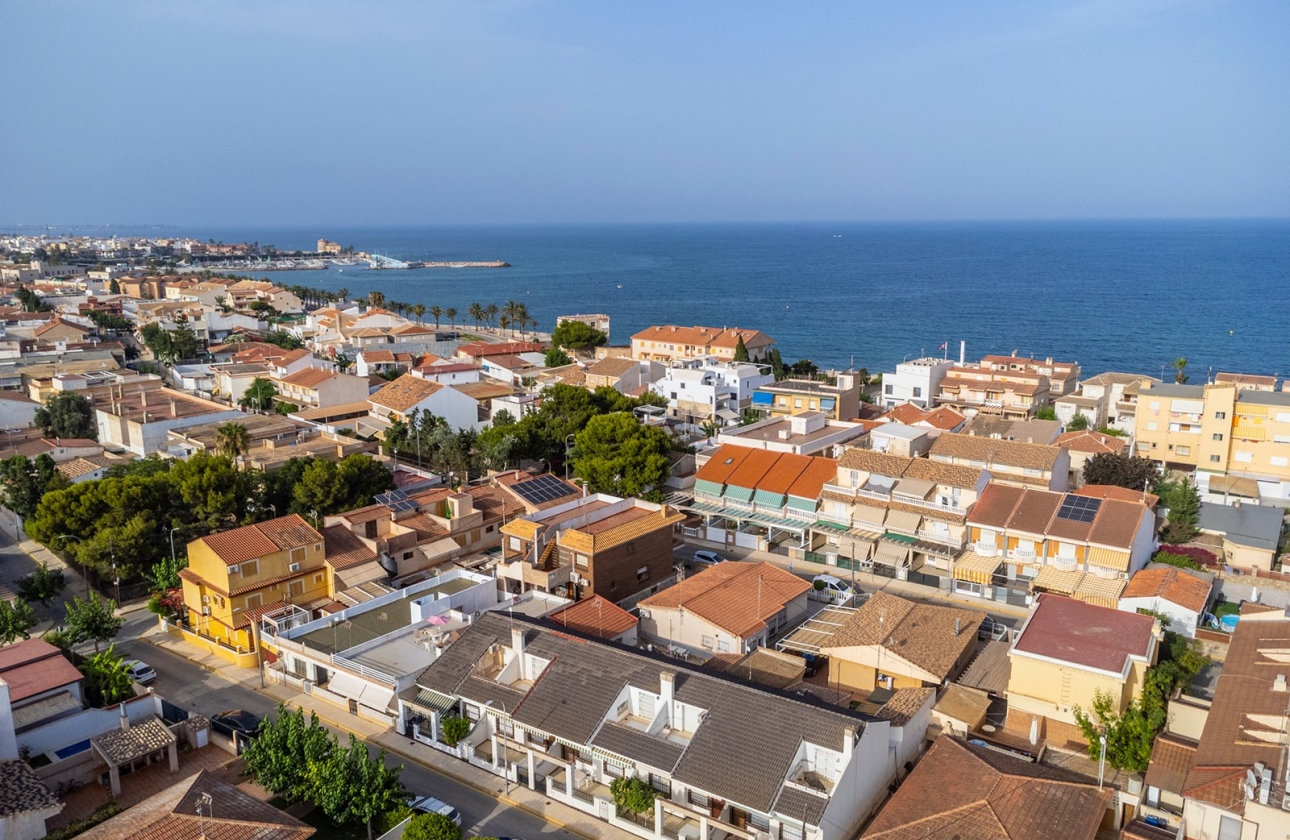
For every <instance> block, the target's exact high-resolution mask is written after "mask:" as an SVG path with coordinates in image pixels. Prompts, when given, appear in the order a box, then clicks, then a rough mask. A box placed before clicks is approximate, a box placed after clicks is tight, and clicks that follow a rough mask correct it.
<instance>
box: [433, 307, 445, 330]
mask: <svg viewBox="0 0 1290 840" xmlns="http://www.w3.org/2000/svg"><path fill="white" fill-rule="evenodd" d="M430 317H431V318H434V328H435V329H436V330H437V329H439V319H440V318H442V317H443V307H441V306H432V307H430Z"/></svg>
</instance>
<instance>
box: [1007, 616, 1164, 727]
mask: <svg viewBox="0 0 1290 840" xmlns="http://www.w3.org/2000/svg"><path fill="white" fill-rule="evenodd" d="M1162 632H1163V631H1162V630H1161V628H1160V623H1159V622H1158V621H1156V619H1155V618H1153V617H1152V616H1149V615H1139V614H1137V613H1128V612H1120V611H1119V610H1116V609H1110V608H1107V607H1099V606H1094V605H1092V604H1086V603H1084V602H1083V601H1078V600H1075V599H1074V598H1065V597H1062V596H1060V595H1052V594H1042V595H1040V596H1039V597H1038V599H1037V602H1036V605H1035V609H1034V611H1033V612H1031V614H1030V616H1029V618H1027V619H1026V622H1025V624H1024V626H1023V627H1022V628H1021V633H1020V634H1019V635H1018V636H1017V639H1016V641H1015V642H1013V645H1012V649H1011V650H1010V651H1009V652H1008V658H1009V660H1010V661H1011V666H1012V671H1011V673H1010V675H1009V677H1008V719H1007V724H1006V727H1007V729H1008V730H1010V731H1012V732H1015V733H1017V734H1019V735H1021V736H1023V737H1024V736H1028V735H1029V734H1030V732H1031V731H1032V726H1037V728H1038V730H1039V736H1040V737H1041V738H1044V739H1046V740H1047V741H1050V742H1052V743H1053V744H1056V745H1059V746H1060V745H1063V744H1075V745H1084V744H1085V741H1084V736H1083V734H1082V733H1081V731H1080V729H1079V727H1078V726H1077V725H1076V723H1075V712H1074V710H1075V707H1077V706H1078V707H1080V708H1082V709H1092V708H1093V701H1094V695H1096V694H1098V693H1099V692H1101V693H1103V694H1106V695H1109V696H1110V697H1111V711H1112V713H1114V714H1121V713H1123V712H1124V710H1125V709H1126V708H1127V707H1128V705H1129V704H1130V703H1131V702H1133V701H1134V700H1136V699H1137V698H1138V697H1139V696H1140V695H1141V694H1142V687H1143V685H1144V684H1145V682H1146V676H1147V669H1148V668H1150V667H1151V666H1153V665H1155V664H1156V657H1157V655H1158V653H1159V648H1158V646H1159V641H1160V636H1161V634H1162Z"/></svg>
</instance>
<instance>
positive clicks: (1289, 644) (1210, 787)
mask: <svg viewBox="0 0 1290 840" xmlns="http://www.w3.org/2000/svg"><path fill="white" fill-rule="evenodd" d="M1287 654H1290V621H1241V622H1238V623H1237V625H1236V630H1235V631H1233V633H1232V639H1231V642H1230V643H1229V644H1228V648H1227V657H1226V659H1224V660H1223V669H1222V671H1220V672H1219V675H1218V685H1217V686H1216V687H1215V689H1214V701H1213V703H1211V704H1210V708H1209V715H1208V716H1207V717H1206V718H1205V728H1204V729H1203V730H1202V731H1201V736H1200V743H1199V744H1198V745H1197V747H1196V754H1195V757H1194V759H1193V761H1192V767H1191V770H1190V771H1189V772H1188V773H1187V779H1186V782H1185V783H1184V785H1183V791H1182V792H1183V795H1184V796H1186V797H1188V798H1192V799H1200V800H1203V801H1205V802H1211V803H1214V804H1217V805H1219V806H1220V807H1222V808H1224V809H1225V810H1230V811H1233V812H1235V813H1241V812H1242V811H1243V810H1244V807H1245V797H1244V796H1242V794H1241V783H1242V782H1243V781H1245V772H1246V770H1248V769H1250V768H1251V767H1253V765H1254V764H1255V763H1256V762H1263V763H1264V764H1265V765H1267V766H1269V767H1273V768H1276V767H1278V766H1280V764H1279V761H1280V758H1281V751H1282V747H1281V746H1280V742H1281V733H1282V729H1283V726H1284V725H1283V723H1282V721H1284V719H1285V716H1286V693H1285V692H1284V691H1277V690H1275V688H1276V682H1275V681H1276V675H1277V674H1280V673H1283V672H1284V671H1285V670H1286V666H1285V657H1286V655H1287ZM1273 785H1274V786H1276V787H1279V786H1280V779H1279V778H1277V776H1276V771H1275V770H1274V771H1273Z"/></svg>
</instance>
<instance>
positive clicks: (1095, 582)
mask: <svg viewBox="0 0 1290 840" xmlns="http://www.w3.org/2000/svg"><path fill="white" fill-rule="evenodd" d="M1128 585H1129V582H1128V581H1127V580H1121V579H1120V578H1104V577H1100V576H1098V575H1090V574H1086V575H1084V577H1083V578H1081V579H1080V582H1079V585H1078V586H1076V587H1075V592H1074V593H1073V594H1074V597H1076V598H1078V599H1079V600H1081V601H1083V602H1084V603H1086V604H1092V605H1093V606H1095V607H1109V608H1110V609H1115V608H1116V607H1118V606H1119V604H1120V594H1121V593H1122V592H1124V587H1126V586H1128Z"/></svg>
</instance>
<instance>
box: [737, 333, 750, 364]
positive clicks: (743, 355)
mask: <svg viewBox="0 0 1290 840" xmlns="http://www.w3.org/2000/svg"><path fill="white" fill-rule="evenodd" d="M735 361H736V362H746V361H749V358H748V345H746V344H744V337H743V334H742V333H740V335H739V341H738V342H737V343H736V344H735Z"/></svg>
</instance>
